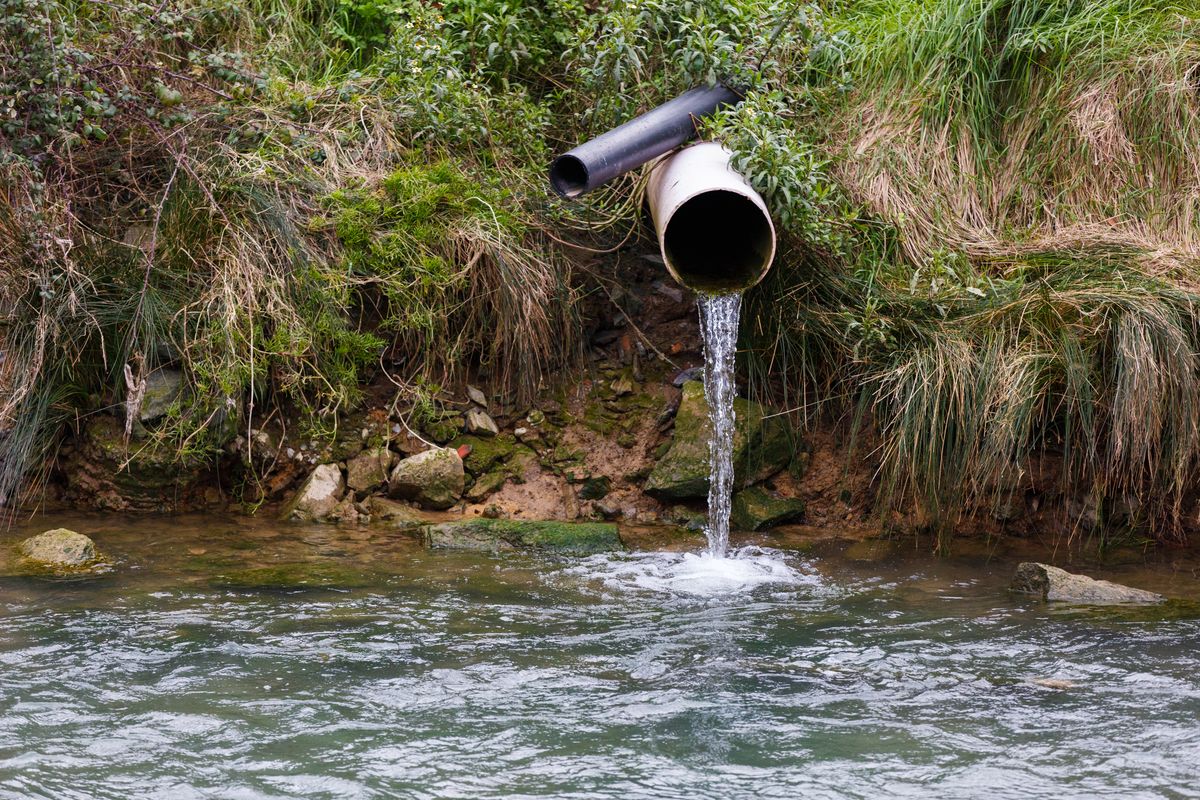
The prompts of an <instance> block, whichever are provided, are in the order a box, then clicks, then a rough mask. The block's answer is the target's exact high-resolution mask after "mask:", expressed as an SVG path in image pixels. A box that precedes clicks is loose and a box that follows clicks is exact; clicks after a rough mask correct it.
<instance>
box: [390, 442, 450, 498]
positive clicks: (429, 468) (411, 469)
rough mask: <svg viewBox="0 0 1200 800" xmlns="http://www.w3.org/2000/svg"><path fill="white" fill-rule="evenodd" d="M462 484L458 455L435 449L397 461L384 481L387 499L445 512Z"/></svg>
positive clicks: (446, 449) (447, 450)
mask: <svg viewBox="0 0 1200 800" xmlns="http://www.w3.org/2000/svg"><path fill="white" fill-rule="evenodd" d="M465 482H466V475H465V473H464V472H463V462H462V459H461V458H459V457H458V452H457V451H455V450H452V449H449V448H441V447H439V448H434V449H433V450H426V451H425V452H424V453H417V454H416V455H415V456H409V457H408V458H405V459H401V460H400V463H398V464H397V465H396V468H395V469H393V470H392V477H391V478H390V479H389V480H388V495H389V496H391V497H393V498H399V499H402V500H413V501H415V502H416V503H418V504H420V505H421V506H423V507H425V508H432V509H439V510H440V509H446V508H449V507H450V506H452V505H454V504H455V503H456V502H458V498H460V497H461V496H462V493H463V485H464V484H465Z"/></svg>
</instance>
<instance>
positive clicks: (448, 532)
mask: <svg viewBox="0 0 1200 800" xmlns="http://www.w3.org/2000/svg"><path fill="white" fill-rule="evenodd" d="M422 533H423V535H424V536H425V541H426V544H428V545H429V546H430V547H436V548H446V549H455V550H489V551H497V550H540V551H548V552H554V553H562V554H567V555H587V554H590V553H604V552H612V551H618V550H623V549H624V547H623V545H622V544H621V539H620V536H618V534H617V526H616V525H614V524H612V523H607V522H533V521H525V520H506V519H472V520H463V521H461V522H443V523H439V524H436V525H426V526H425V527H424V528H422Z"/></svg>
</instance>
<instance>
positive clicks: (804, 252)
mask: <svg viewBox="0 0 1200 800" xmlns="http://www.w3.org/2000/svg"><path fill="white" fill-rule="evenodd" d="M718 77H721V78H724V79H726V80H729V81H732V82H734V83H735V84H737V85H739V86H741V87H745V88H746V90H747V93H748V99H747V101H746V102H745V103H743V104H742V105H741V106H739V107H738V108H736V109H732V110H729V111H726V112H723V113H722V114H721V115H720V117H719V118H717V119H714V120H712V121H711V123H710V124H709V125H708V126H707V128H706V130H705V131H704V135H705V136H708V137H711V138H717V139H720V140H722V141H725V142H726V143H727V144H728V145H729V146H730V147H731V148H732V149H733V150H734V151H735V153H736V155H737V160H738V163H739V166H740V167H741V168H742V169H743V170H744V172H745V173H746V174H747V175H748V176H749V177H750V178H751V180H752V181H753V182H754V183H755V184H756V186H758V187H759V189H760V190H761V191H762V193H763V195H764V196H765V197H766V198H767V200H768V202H769V203H770V205H771V207H772V211H773V213H774V215H775V217H776V220H777V222H778V223H779V225H780V226H781V228H782V229H783V230H784V231H785V232H786V237H785V242H784V246H783V247H782V248H781V254H780V262H779V263H780V265H779V268H777V269H776V270H775V271H774V272H773V273H772V275H771V277H770V278H769V280H768V281H767V282H766V283H765V284H764V285H762V286H760V287H758V288H757V289H755V290H754V291H753V292H751V294H750V296H749V298H748V302H749V308H748V311H747V314H746V315H745V324H744V328H743V342H742V344H743V348H744V350H745V353H746V362H745V369H746V372H747V376H748V377H749V379H750V382H751V385H752V387H753V388H754V389H755V391H758V392H762V393H769V394H771V395H773V396H774V399H775V400H776V401H778V402H780V403H782V404H784V405H786V406H787V407H789V408H795V409H798V416H799V417H800V418H802V419H804V420H805V421H808V422H811V421H813V420H815V419H817V418H818V416H819V415H821V414H829V415H831V416H832V417H834V418H841V417H845V418H848V419H850V420H852V424H851V425H850V427H851V428H853V429H857V428H862V427H864V426H865V427H868V428H870V429H871V430H872V431H873V435H872V436H870V437H868V438H869V440H870V441H872V442H878V446H879V448H880V449H879V455H880V457H881V459H882V465H883V473H882V477H883V481H882V483H883V487H884V490H885V500H890V501H893V502H895V501H900V500H903V501H905V502H910V501H915V502H916V503H917V504H918V505H919V506H920V507H921V508H922V509H923V511H924V513H925V514H926V515H927V517H928V519H929V521H930V523H931V524H932V525H934V526H936V527H939V528H942V529H947V528H948V525H949V524H951V523H953V522H954V520H955V518H957V516H958V515H959V514H961V512H962V511H963V509H969V508H973V507H983V506H987V505H991V504H1002V503H1004V502H1005V500H1006V498H1007V497H1008V496H1009V495H1010V494H1011V493H1012V492H1013V491H1016V490H1018V489H1019V488H1020V487H1021V486H1023V485H1024V483H1023V482H1026V481H1028V479H1029V470H1030V468H1031V466H1030V465H1031V458H1032V457H1033V456H1034V455H1035V454H1038V453H1047V452H1048V453H1052V454H1055V455H1056V456H1061V460H1062V469H1061V476H1060V478H1059V479H1058V480H1059V481H1060V482H1061V484H1062V486H1063V487H1064V490H1066V491H1067V492H1068V493H1069V494H1070V495H1072V496H1074V497H1077V498H1079V499H1080V501H1081V502H1083V503H1085V504H1087V505H1089V506H1090V507H1092V508H1093V510H1094V511H1095V513H1096V514H1097V515H1098V516H1099V517H1101V518H1115V517H1117V516H1121V517H1122V518H1123V521H1122V524H1125V525H1127V526H1133V527H1137V528H1139V529H1147V530H1151V531H1153V532H1155V533H1156V534H1157V535H1159V536H1175V535H1178V532H1179V531H1180V530H1181V525H1182V515H1184V514H1185V513H1186V512H1187V511H1188V510H1189V505H1188V503H1189V497H1190V493H1191V491H1192V489H1193V488H1194V485H1195V475H1196V474H1197V473H1196V470H1197V467H1198V466H1200V325H1198V323H1200V317H1198V314H1197V310H1196V309H1197V301H1200V292H1198V290H1197V277H1198V276H1200V263H1198V261H1197V258H1198V255H1200V250H1198V247H1197V245H1198V241H1200V130H1198V127H1197V122H1198V113H1200V7H1198V6H1197V5H1196V4H1195V3H1190V4H1189V3H1182V2H1180V3H1169V2H1159V1H1156V0H841V1H840V2H826V3H815V4H812V5H808V4H804V3H796V2H785V1H784V0H736V1H735V2H714V1H712V0H681V1H680V2H666V1H665V0H648V1H638V2H633V1H627V2H618V1H616V0H613V1H611V2H609V1H605V2H598V3H595V2H583V1H582V0H561V1H560V2H529V3H523V2H517V0H508V1H503V0H445V2H440V3H427V2H420V1H419V0H386V1H385V0H248V1H247V2H233V1H232V0H165V1H163V0H159V2H135V1H134V0H101V1H99V2H73V1H68V0H63V1H61V2H52V0H0V103H3V104H4V108H3V109H2V110H0V118H2V119H0V175H2V177H0V307H2V308H3V309H4V310H3V312H0V313H3V314H4V316H3V317H0V386H3V389H4V391H3V392H0V436H2V437H3V439H2V442H0V462H2V463H0V467H2V470H0V501H3V500H4V499H5V498H11V497H13V496H14V492H15V491H16V489H17V487H18V486H19V485H20V483H21V481H22V479H23V477H22V476H23V475H25V473H26V470H27V468H28V467H29V465H37V464H41V463H45V460H46V459H45V456H46V455H47V453H49V452H50V451H51V449H52V448H53V445H54V442H55V441H56V436H57V432H58V431H60V430H61V429H62V426H63V424H64V423H65V422H68V421H72V420H75V419H77V418H79V417H80V416H81V415H87V414H90V413H94V412H96V411H97V410H99V409H102V408H104V407H107V406H110V405H113V404H118V403H121V402H123V401H124V400H123V399H124V397H125V385H126V377H125V375H124V372H125V369H126V366H127V365H130V372H131V376H132V380H133V381H134V382H136V380H137V378H138V375H139V374H141V373H144V372H145V371H148V370H150V369H153V368H154V367H156V366H158V365H161V364H164V363H178V364H182V365H183V366H184V367H185V369H186V374H187V375H188V377H189V381H190V382H191V384H192V388H193V392H192V394H191V398H192V399H191V401H190V402H188V403H184V404H180V407H179V409H178V411H177V413H176V414H175V416H174V417H173V418H172V420H171V424H170V425H167V426H165V427H163V428H161V429H160V430H158V431H157V432H156V436H157V437H159V439H161V440H162V441H163V442H164V443H165V444H168V445H170V446H173V447H177V448H179V449H180V450H181V451H183V450H189V451H193V452H194V451H200V452H203V451H204V450H205V449H206V448H210V449H211V448H215V447H217V446H218V445H219V444H220V442H221V437H222V435H223V434H222V431H225V430H227V429H228V424H227V423H228V419H227V418H228V417H229V415H230V414H231V413H232V414H236V415H237V416H238V417H239V419H238V424H239V425H241V426H243V427H244V426H247V425H251V424H253V421H254V419H256V418H261V417H262V416H264V415H266V414H269V413H270V410H271V409H272V408H273V407H275V406H277V405H278V404H280V403H287V404H289V406H290V407H292V408H294V409H298V410H300V411H301V412H302V413H303V414H304V416H305V418H306V420H307V424H308V425H310V426H311V427H312V428H313V429H314V430H320V429H322V428H329V427H330V426H332V425H334V424H335V420H336V419H337V416H338V414H339V412H340V411H342V410H344V409H345V408H347V407H348V406H350V405H352V404H353V403H354V402H355V401H356V399H357V395H358V393H359V392H360V386H361V383H362V382H363V381H364V380H365V379H366V377H367V376H368V375H369V374H373V373H374V372H375V371H377V370H382V371H384V372H386V374H387V375H389V376H390V377H391V378H392V380H393V381H394V382H395V383H396V385H397V402H402V403H405V404H408V405H411V406H413V407H415V408H418V409H419V408H421V407H422V405H423V404H427V403H428V402H429V398H431V397H432V396H433V395H434V394H436V388H437V387H438V386H439V385H443V384H445V383H446V382H447V381H453V380H455V379H456V377H457V376H458V375H459V373H460V372H461V371H462V370H463V369H466V368H469V369H471V370H480V369H482V370H483V371H485V372H487V373H488V374H490V375H491V377H492V380H493V381H494V382H495V383H496V384H497V386H498V388H500V389H502V390H505V391H509V392H512V393H519V394H524V395H525V396H530V395H532V394H533V393H534V392H536V391H537V390H538V387H539V385H541V383H542V382H543V380H544V379H545V378H547V377H548V376H549V375H550V374H551V371H552V369H553V368H554V367H556V366H558V365H561V364H564V363H568V362H569V361H570V360H571V359H572V358H573V357H574V356H575V354H576V353H577V351H578V346H577V345H576V341H577V334H578V330H577V328H578V323H579V320H578V308H579V306H578V303H577V299H578V297H580V296H581V295H582V294H585V293H586V291H587V289H588V287H589V285H590V283H591V282H593V281H594V280H596V278H595V277H594V276H590V275H589V274H588V273H587V271H586V270H585V266H586V265H585V263H584V262H582V261H580V259H579V257H580V254H581V253H584V252H585V251H583V250H580V249H576V248H572V247H564V246H563V245H562V244H560V242H561V241H570V242H573V243H576V244H585V245H587V246H589V247H591V248H593V249H598V250H605V249H607V248H611V247H614V246H616V245H618V244H619V243H621V242H622V241H625V240H626V239H627V237H629V236H637V235H645V233H644V232H643V231H641V230H640V228H639V226H640V217H639V208H640V197H639V189H640V176H638V175H631V176H628V177H626V178H624V179H622V180H620V181H618V182H616V183H615V184H614V185H612V186H611V187H609V188H607V189H605V190H604V191H602V192H600V193H597V194H596V195H595V196H590V197H589V199H588V200H587V201H586V202H585V203H583V204H581V205H571V206H568V205H564V204H561V203H559V202H558V201H556V200H552V199H551V198H550V197H549V196H548V194H547V191H546V188H545V185H544V177H543V175H544V168H545V165H546V164H547V163H548V161H549V159H550V156H551V154H552V153H553V152H555V151H557V150H560V149H563V148H564V147H565V146H567V145H568V144H569V143H574V142H577V141H580V140H582V139H584V138H586V137H587V136H588V135H589V134H591V133H596V132H599V131H601V130H604V129H606V128H607V127H610V126H611V125H613V124H614V123H616V122H618V121H621V120H623V119H625V118H627V117H628V116H630V115H632V114H634V113H636V112H638V111H640V110H644V109H645V108H647V107H649V106H652V105H654V104H656V103H657V102H660V101H662V100H664V99H666V98H668V97H670V96H672V95H673V94H675V93H677V92H678V91H680V90H682V89H684V88H686V87H688V86H690V85H693V84H695V83H697V82H700V81H711V80H714V79H716V78H718ZM247 397H248V398H250V400H251V402H249V403H246V402H243V399H244V398H247ZM884 506H886V502H885V503H884Z"/></svg>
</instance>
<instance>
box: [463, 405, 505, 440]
mask: <svg viewBox="0 0 1200 800" xmlns="http://www.w3.org/2000/svg"><path fill="white" fill-rule="evenodd" d="M499 432H500V429H499V428H498V427H496V421H495V420H494V419H492V418H491V417H489V416H488V414H487V412H486V411H484V410H483V409H481V408H472V409H471V410H470V411H468V412H467V433H473V434H475V435H476V436H495V435H496V434H498V433H499Z"/></svg>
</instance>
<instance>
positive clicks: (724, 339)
mask: <svg viewBox="0 0 1200 800" xmlns="http://www.w3.org/2000/svg"><path fill="white" fill-rule="evenodd" d="M697 305H699V307H700V330H701V333H702V334H703V336H704V399H705V400H707V401H708V418H709V420H710V421H711V422H712V437H711V438H710V439H709V440H708V526H707V527H706V529H705V535H706V536H707V537H708V552H709V553H710V554H711V555H713V556H716V557H717V558H723V557H724V556H725V553H726V552H727V551H728V549H729V516H730V513H731V512H732V510H733V433H734V412H733V398H734V396H735V395H736V394H737V392H736V387H735V386H734V382H733V356H734V351H735V350H736V349H737V333H738V317H739V316H740V314H741V309H742V293H741V292H727V293H725V294H714V295H701V296H700V298H699V300H698V301H697Z"/></svg>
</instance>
